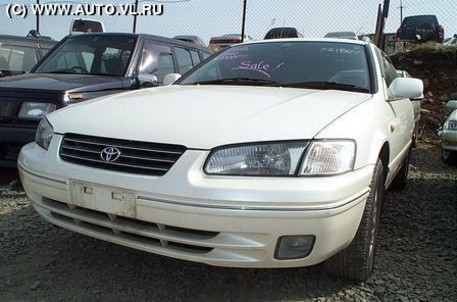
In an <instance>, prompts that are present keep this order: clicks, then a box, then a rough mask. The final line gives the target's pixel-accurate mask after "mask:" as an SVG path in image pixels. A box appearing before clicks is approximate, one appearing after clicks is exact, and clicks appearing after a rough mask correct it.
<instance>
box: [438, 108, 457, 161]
mask: <svg viewBox="0 0 457 302" xmlns="http://www.w3.org/2000/svg"><path fill="white" fill-rule="evenodd" d="M447 107H448V108H449V109H451V110H454V111H452V113H451V114H449V116H448V117H447V119H446V121H445V122H444V123H443V126H442V127H441V129H440V131H439V136H440V145H441V158H442V159H443V162H444V163H446V164H448V165H457V100H451V101H448V103H447Z"/></svg>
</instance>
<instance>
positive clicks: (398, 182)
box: [389, 148, 411, 191]
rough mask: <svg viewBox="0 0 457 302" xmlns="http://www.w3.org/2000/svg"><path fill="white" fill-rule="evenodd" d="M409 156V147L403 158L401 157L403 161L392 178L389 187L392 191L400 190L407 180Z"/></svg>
mask: <svg viewBox="0 0 457 302" xmlns="http://www.w3.org/2000/svg"><path fill="white" fill-rule="evenodd" d="M410 158H411V148H410V149H409V151H408V154H407V155H406V157H405V159H403V163H402V164H401V168H400V170H399V171H398V173H397V175H395V178H394V179H393V180H392V183H391V184H390V187H389V189H391V190H392V191H400V190H403V189H404V188H405V187H406V183H407V181H408V173H409V160H410Z"/></svg>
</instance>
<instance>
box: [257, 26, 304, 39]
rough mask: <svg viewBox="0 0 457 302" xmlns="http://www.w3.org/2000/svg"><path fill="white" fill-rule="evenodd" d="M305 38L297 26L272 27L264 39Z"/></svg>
mask: <svg viewBox="0 0 457 302" xmlns="http://www.w3.org/2000/svg"><path fill="white" fill-rule="evenodd" d="M284 38H303V35H302V34H301V33H300V32H299V31H298V29H296V28H295V27H275V28H272V29H270V30H269V31H268V32H267V34H266V35H265V37H264V39H265V40H267V39H284Z"/></svg>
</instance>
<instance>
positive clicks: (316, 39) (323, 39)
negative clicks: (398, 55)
mask: <svg viewBox="0 0 457 302" xmlns="http://www.w3.org/2000/svg"><path fill="white" fill-rule="evenodd" d="M287 42H292V43H297V42H323V43H328V42H331V43H337V42H339V43H342V42H343V43H349V44H358V45H367V44H369V42H367V41H363V40H354V39H341V38H285V39H269V40H256V41H248V42H244V43H243V44H242V45H246V44H259V43H287ZM238 45H240V44H238Z"/></svg>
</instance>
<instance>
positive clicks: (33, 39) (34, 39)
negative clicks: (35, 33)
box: [0, 35, 58, 45]
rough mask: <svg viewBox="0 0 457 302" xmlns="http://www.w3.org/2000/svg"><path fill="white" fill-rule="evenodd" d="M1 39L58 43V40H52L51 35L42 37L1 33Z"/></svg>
mask: <svg viewBox="0 0 457 302" xmlns="http://www.w3.org/2000/svg"><path fill="white" fill-rule="evenodd" d="M0 40H1V41H5V40H8V41H21V42H27V43H38V42H39V43H40V44H52V45H54V44H57V43H58V41H56V40H52V39H50V38H49V37H40V38H35V37H23V36H14V35H0Z"/></svg>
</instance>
